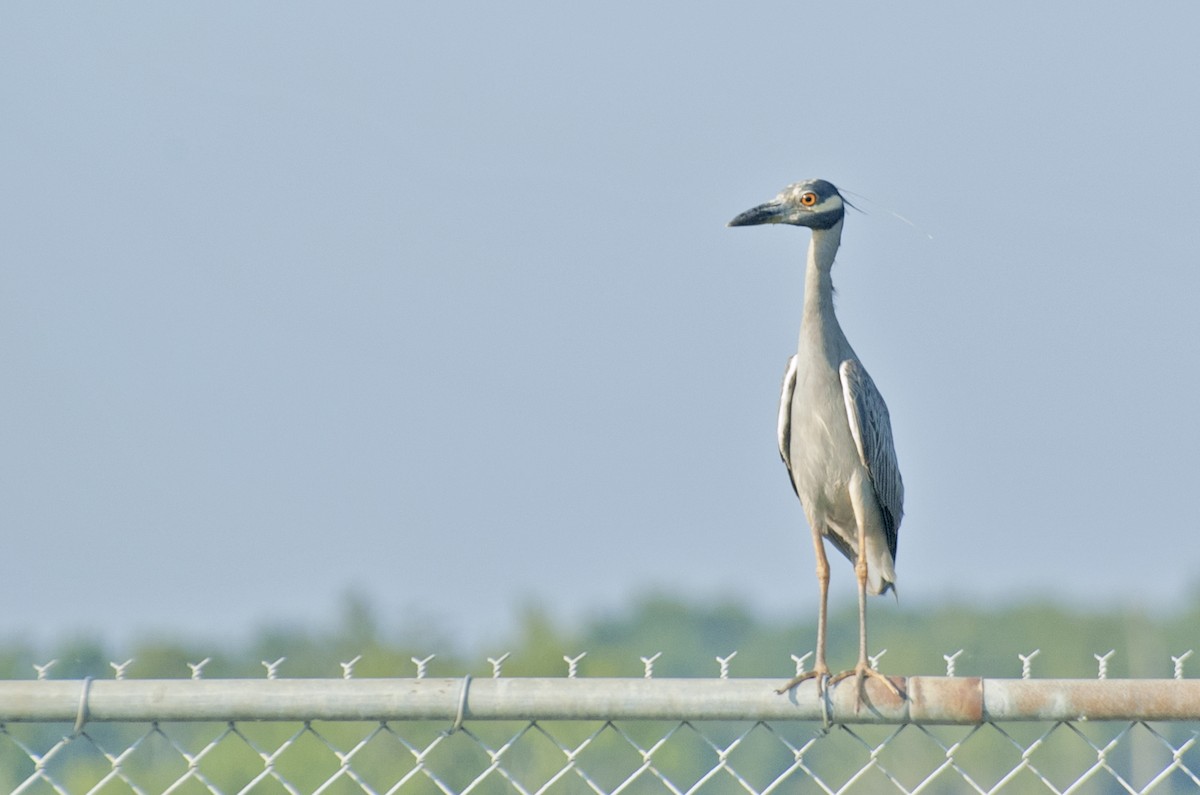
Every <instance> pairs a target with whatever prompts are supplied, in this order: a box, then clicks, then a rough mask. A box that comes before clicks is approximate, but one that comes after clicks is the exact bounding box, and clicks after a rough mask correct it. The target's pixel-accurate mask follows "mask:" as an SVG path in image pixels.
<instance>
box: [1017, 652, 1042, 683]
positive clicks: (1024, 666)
mask: <svg viewBox="0 0 1200 795" xmlns="http://www.w3.org/2000/svg"><path fill="white" fill-rule="evenodd" d="M1041 653H1042V650H1041V649H1034V650H1033V651H1031V652H1029V654H1018V655H1017V657H1018V659H1020V660H1021V678H1022V679H1028V678H1029V677H1030V667H1031V663H1033V658H1034V657H1037V656H1038V655H1039V654H1041Z"/></svg>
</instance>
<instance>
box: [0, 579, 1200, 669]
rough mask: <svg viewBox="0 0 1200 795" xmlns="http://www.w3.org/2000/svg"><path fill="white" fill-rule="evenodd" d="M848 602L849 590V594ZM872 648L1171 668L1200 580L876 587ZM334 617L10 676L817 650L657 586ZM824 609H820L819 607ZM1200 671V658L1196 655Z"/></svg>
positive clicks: (80, 659) (785, 629)
mask: <svg viewBox="0 0 1200 795" xmlns="http://www.w3.org/2000/svg"><path fill="white" fill-rule="evenodd" d="M848 601H849V600H848ZM869 610H870V612H869V621H870V625H869V631H870V651H871V652H872V653H876V652H878V651H880V650H881V649H887V653H886V655H885V656H884V657H883V658H882V659H881V661H880V668H881V669H882V670H883V671H885V672H886V673H891V674H900V675H915V674H924V675H938V674H943V673H944V672H945V669H946V663H945V660H944V659H943V655H946V654H953V653H954V652H956V651H958V650H960V649H961V650H963V651H962V654H960V655H959V656H958V657H957V659H956V667H957V673H958V675H960V676H992V677H1016V676H1019V675H1020V673H1021V667H1020V661H1019V659H1018V657H1017V655H1018V654H1029V653H1030V652H1032V651H1033V650H1035V649H1040V650H1041V653H1040V654H1039V655H1038V656H1037V658H1036V659H1035V660H1034V663H1033V673H1034V675H1035V676H1037V677H1040V678H1051V677H1094V676H1095V675H1096V670H1097V663H1096V659H1095V657H1094V655H1096V654H1105V653H1107V652H1108V651H1109V650H1114V649H1115V650H1116V653H1115V654H1114V655H1113V656H1112V658H1111V659H1110V660H1109V663H1108V675H1109V676H1110V677H1113V678H1116V677H1150V678H1154V677H1169V676H1171V675H1172V664H1171V656H1172V655H1179V654H1181V653H1182V652H1185V651H1187V650H1188V649H1192V648H1197V649H1198V650H1200V590H1198V591H1197V592H1196V593H1195V594H1193V595H1192V596H1191V597H1190V598H1189V599H1187V600H1185V601H1182V602H1181V603H1179V604H1178V605H1176V606H1175V608H1174V609H1172V610H1170V611H1161V612H1157V613H1150V612H1146V611H1144V610H1141V609H1136V608H1131V609H1126V610H1105V611H1100V610H1097V611H1094V612H1093V611H1084V610H1080V609H1078V608H1070V607H1064V606H1062V605H1061V604H1057V603H1055V602H1053V601H1050V600H1033V601H1027V602H1018V603H1011V604H1005V605H999V606H986V605H979V604H969V603H963V602H958V601H955V600H953V599H946V600H945V601H944V602H943V603H940V604H922V605H907V604H904V605H897V604H895V603H893V602H892V600H891V599H890V598H886V597H885V598H872V599H871V602H870V605H869ZM339 613H340V615H339V617H338V619H337V621H336V622H335V623H334V625H333V626H328V627H295V626H275V627H269V628H266V629H263V630H261V631H259V632H258V633H257V634H256V636H255V637H254V638H252V639H251V640H250V641H249V642H246V643H244V644H241V645H239V646H235V647H229V648H221V647H214V646H213V645H211V644H209V643H206V642H204V641H199V640H197V641H186V640H163V639H155V640H148V641H144V642H142V643H139V644H136V645H135V646H134V647H133V648H114V647H113V646H112V645H111V644H109V643H106V642H105V641H103V640H101V639H98V638H86V637H84V638H74V639H70V640H66V641H63V642H61V643H59V644H57V645H55V646H53V647H51V648H34V647H33V646H32V645H30V644H26V643H20V642H11V641H10V642H8V643H0V679H30V678H33V677H34V675H35V669H34V666H35V664H42V663H45V662H47V661H48V660H49V659H51V658H53V659H55V660H56V662H55V664H54V665H53V667H52V668H51V669H50V670H49V671H48V676H49V677H50V678H52V679H79V678H82V677H84V676H92V677H96V678H112V676H113V673H114V672H113V668H112V665H111V664H110V663H112V662H117V663H120V662H123V661H124V660H126V659H131V660H132V662H131V663H130V664H129V666H128V667H127V668H126V670H125V675H126V676H127V677H129V678H137V679H151V678H186V677H188V676H190V674H191V669H190V668H189V667H188V663H198V662H200V661H201V660H205V659H208V660H209V662H208V663H207V664H206V665H205V667H204V669H203V675H204V677H205V678H207V679H213V678H235V677H249V678H258V677H262V676H264V675H265V670H264V667H263V661H275V660H278V659H279V658H281V657H285V658H286V662H284V663H283V664H281V666H280V668H279V675H280V676H281V677H288V678H300V677H327V676H341V674H342V669H341V666H340V665H339V663H341V662H345V661H349V660H351V659H353V658H355V657H360V659H359V661H358V662H357V663H356V665H355V667H354V675H355V676H356V677H360V678H361V677H407V676H412V675H414V673H415V670H416V669H415V666H414V664H413V662H412V658H413V657H417V658H420V659H424V658H426V657H428V656H429V655H431V654H436V657H435V658H434V659H433V660H432V661H431V662H430V663H429V671H428V675H429V676H462V675H463V674H466V673H470V674H474V675H491V664H490V663H488V662H487V657H499V656H500V655H502V654H505V653H508V654H509V657H508V658H507V659H506V660H505V662H504V668H503V673H504V675H505V676H563V675H565V673H566V663H565V662H564V661H563V655H570V656H572V657H574V656H576V655H578V654H580V653H581V652H586V653H587V655H586V657H584V658H583V660H582V661H581V662H580V663H579V674H580V675H581V676H641V675H642V674H643V663H642V661H641V658H642V657H649V656H651V655H654V654H657V653H659V652H661V656H660V657H659V658H658V659H657V661H656V662H655V665H654V671H655V675H656V676H659V677H671V676H684V677H690V676H714V675H716V673H717V663H716V661H715V658H716V657H717V656H721V657H725V656H728V655H729V654H730V653H732V652H734V651H736V652H737V656H736V657H735V658H734V660H733V661H732V662H731V665H730V675H731V676H735V677H759V676H766V677H771V676H788V675H790V673H791V671H792V670H793V667H794V666H793V663H792V661H791V655H792V654H799V653H801V650H803V651H807V650H808V649H811V648H812V645H813V643H814V642H815V637H816V626H815V615H812V616H800V617H798V618H801V619H804V620H795V621H790V622H783V621H778V620H771V619H767V618H764V617H763V616H761V615H758V614H756V613H755V612H754V611H752V610H750V609H749V608H747V607H746V606H745V605H743V604H740V603H738V602H736V601H733V600H724V601H714V602H709V603H705V602H696V601H688V600H685V599H682V598H680V597H677V596H673V595H668V594H661V593H650V594H644V595H642V596H641V597H639V598H637V599H635V600H634V601H632V602H631V603H630V604H629V605H628V606H627V607H626V608H625V609H623V610H620V611H617V612H613V613H609V614H603V615H599V616H596V617H592V618H589V619H585V620H581V621H579V622H573V623H568V622H564V621H561V620H556V619H555V618H554V617H553V616H552V611H551V610H550V609H546V608H543V607H541V606H538V605H530V606H527V607H526V608H525V609H524V610H523V611H522V613H521V614H520V616H519V620H518V621H517V622H516V626H517V628H516V630H515V631H514V632H513V633H512V637H511V638H509V639H508V640H507V641H503V642H500V643H497V644H495V647H494V648H487V649H482V650H478V651H476V652H473V653H471V654H465V653H463V652H462V651H460V650H456V644H455V643H454V642H452V641H451V640H450V639H448V638H447V637H446V636H444V635H443V634H441V633H439V632H438V629H437V628H436V627H417V628H413V627H412V625H411V623H406V624H405V627H406V628H405V629H403V630H394V629H391V628H388V627H386V626H385V625H384V622H383V621H381V619H380V617H379V615H378V614H377V612H376V611H375V609H374V608H373V607H372V606H371V605H370V604H369V603H368V602H367V601H366V600H365V599H363V598H362V597H360V596H357V595H354V594H348V595H347V596H345V597H344V598H343V600H342V604H341V606H340V611H339ZM814 613H815V611H814ZM857 643H858V636H857V615H856V612H855V606H854V604H853V603H852V601H851V602H850V603H848V604H846V605H845V606H843V607H840V608H839V609H836V610H833V611H832V612H831V614H830V631H829V662H830V666H831V667H833V668H835V669H837V668H839V667H842V668H848V667H850V666H851V665H852V664H853V663H854V659H855V656H856V651H857ZM1192 662H1193V663H1194V665H1193V666H1192V667H1193V668H1195V669H1196V670H1198V671H1200V657H1198V658H1196V659H1195V660H1193V661H1192Z"/></svg>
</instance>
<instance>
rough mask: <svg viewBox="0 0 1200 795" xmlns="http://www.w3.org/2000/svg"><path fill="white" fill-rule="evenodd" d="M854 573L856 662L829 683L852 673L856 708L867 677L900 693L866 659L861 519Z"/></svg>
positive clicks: (864, 542) (864, 535) (863, 530)
mask: <svg viewBox="0 0 1200 795" xmlns="http://www.w3.org/2000/svg"><path fill="white" fill-rule="evenodd" d="M856 514H857V511H856ZM854 574H855V576H856V578H857V579H858V664H857V665H855V666H854V670H852V671H843V672H842V673H840V674H838V675H837V676H835V677H833V678H832V679H830V684H832V683H834V682H840V681H841V680H843V679H846V678H847V677H849V676H851V675H853V676H854V689H855V692H856V693H857V694H858V700H857V702H856V704H855V706H856V709H857V708H860V707H862V703H863V698H864V695H865V693H864V691H863V685H864V684H865V683H866V679H867V677H872V678H875V679H878V680H879V681H881V682H883V684H884V685H885V686H886V687H887V689H888V690H890V691H892V695H894V696H899V695H900V690H899V688H897V687H896V685H895V684H893V683H892V680H891V679H888V678H887V677H886V676H884V675H883V674H881V673H879V671H876V670H875V669H874V668H872V667H871V664H870V660H868V659H867V531H866V528H865V527H864V526H863V522H862V521H861V519H860V520H859V522H858V560H856V561H855V562H854Z"/></svg>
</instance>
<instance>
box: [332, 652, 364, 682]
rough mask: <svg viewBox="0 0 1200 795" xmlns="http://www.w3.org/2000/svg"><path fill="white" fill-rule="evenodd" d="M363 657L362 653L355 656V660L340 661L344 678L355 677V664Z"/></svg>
mask: <svg viewBox="0 0 1200 795" xmlns="http://www.w3.org/2000/svg"><path fill="white" fill-rule="evenodd" d="M361 659H362V655H361V654H360V655H358V656H357V657H355V658H354V659H353V660H348V661H347V662H344V663H338V665H340V666H342V678H343V679H353V678H354V666H355V665H357V664H358V661H359V660H361Z"/></svg>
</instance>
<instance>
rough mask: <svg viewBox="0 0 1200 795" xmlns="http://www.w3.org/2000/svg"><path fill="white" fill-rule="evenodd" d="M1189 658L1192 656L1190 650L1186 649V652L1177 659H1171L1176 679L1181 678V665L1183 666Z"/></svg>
mask: <svg viewBox="0 0 1200 795" xmlns="http://www.w3.org/2000/svg"><path fill="white" fill-rule="evenodd" d="M1191 656H1192V650H1191V649H1188V650H1187V651H1185V652H1184V653H1183V654H1181V655H1179V656H1178V657H1174V656H1173V657H1171V662H1172V663H1174V664H1175V678H1176V679H1182V678H1183V664H1184V662H1186V661H1187V658H1188V657H1191Z"/></svg>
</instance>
